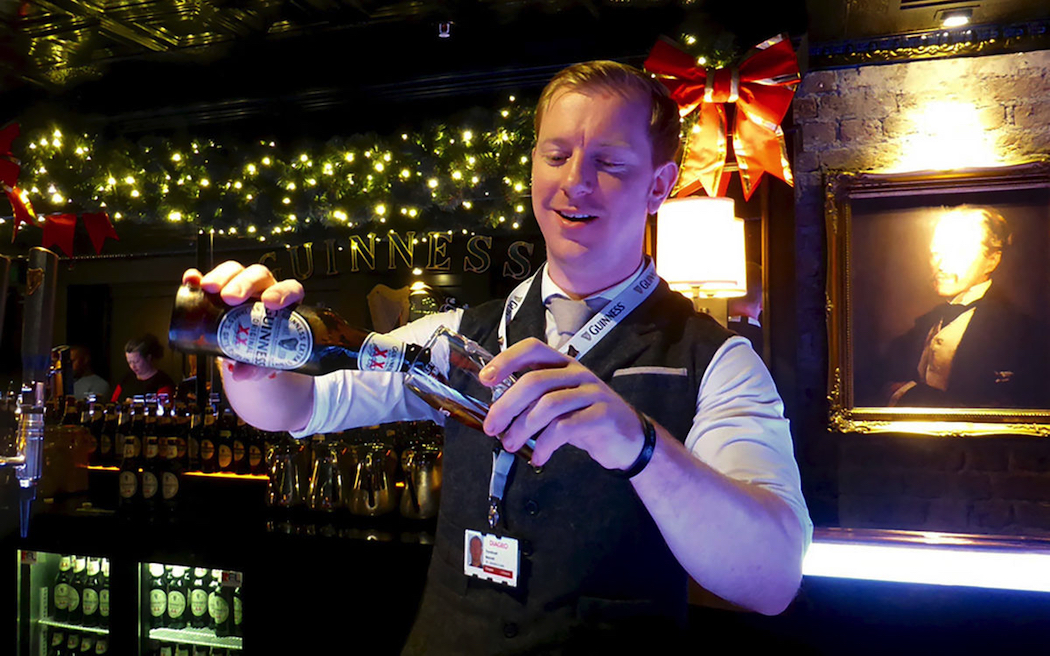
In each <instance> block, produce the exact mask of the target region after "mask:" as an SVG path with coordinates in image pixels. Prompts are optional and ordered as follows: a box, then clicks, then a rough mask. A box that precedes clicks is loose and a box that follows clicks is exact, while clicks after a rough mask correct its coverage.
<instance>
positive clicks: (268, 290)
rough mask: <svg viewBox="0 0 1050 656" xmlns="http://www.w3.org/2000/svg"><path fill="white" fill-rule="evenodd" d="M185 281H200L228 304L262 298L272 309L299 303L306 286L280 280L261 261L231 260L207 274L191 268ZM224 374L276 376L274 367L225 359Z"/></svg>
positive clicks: (242, 377)
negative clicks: (257, 365) (252, 262)
mask: <svg viewBox="0 0 1050 656" xmlns="http://www.w3.org/2000/svg"><path fill="white" fill-rule="evenodd" d="M182 283H183V284H184V285H185V284H196V285H199V286H200V287H201V289H203V290H204V291H206V292H209V293H212V294H216V293H217V294H219V295H220V296H221V297H222V300H223V301H225V302H226V304H227V305H240V304H241V303H244V302H245V301H247V300H248V299H251V298H258V299H259V300H260V301H262V303H263V305H265V306H266V307H267V308H269V309H271V310H279V309H281V308H283V307H287V306H289V305H292V304H293V303H298V302H299V301H301V300H303V296H304V292H303V286H302V285H301V284H300V283H299V281H297V280H282V281H280V282H278V281H277V279H276V278H274V277H273V273H271V272H270V270H269V269H267V268H266V267H264V266H263V265H261V264H252V265H250V266H248V267H244V266H242V265H241V264H240V263H239V262H234V261H233V260H227V261H226V262H223V263H222V264H220V265H219V266H217V267H215V268H214V269H212V270H211V271H209V272H208V273H206V274H202V273H201V272H200V271H198V270H197V269H187V270H186V272H185V273H183V274H182ZM221 369H222V373H223V376H224V377H226V376H229V377H230V378H231V379H232V380H233V381H235V382H240V381H248V380H260V379H262V378H266V377H269V378H273V377H274V371H273V370H272V369H265V368H263V367H256V366H254V365H250V364H245V363H243V362H234V361H232V360H225V361H223V362H222V366H221Z"/></svg>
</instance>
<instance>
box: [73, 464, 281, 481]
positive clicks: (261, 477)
mask: <svg viewBox="0 0 1050 656" xmlns="http://www.w3.org/2000/svg"><path fill="white" fill-rule="evenodd" d="M87 469H88V470H89V471H108V472H119V471H120V468H119V467H109V466H104V465H88V466H87ZM182 475H183V476H192V477H194V478H225V479H233V480H241V481H265V480H268V477H267V476H266V474H230V473H227V472H212V473H208V474H206V473H204V472H199V471H184V472H182Z"/></svg>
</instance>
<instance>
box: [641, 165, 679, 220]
mask: <svg viewBox="0 0 1050 656" xmlns="http://www.w3.org/2000/svg"><path fill="white" fill-rule="evenodd" d="M677 180H678V165H677V164H675V163H674V162H664V163H663V164H661V165H660V166H658V167H656V170H655V171H653V184H652V186H651V187H650V188H649V200H648V205H647V209H648V211H649V214H656V211H657V210H659V209H660V206H661V205H663V204H664V201H665V200H667V197H668V196H669V195H670V194H671V191H672V190H673V189H674V183H675V182H676V181H677Z"/></svg>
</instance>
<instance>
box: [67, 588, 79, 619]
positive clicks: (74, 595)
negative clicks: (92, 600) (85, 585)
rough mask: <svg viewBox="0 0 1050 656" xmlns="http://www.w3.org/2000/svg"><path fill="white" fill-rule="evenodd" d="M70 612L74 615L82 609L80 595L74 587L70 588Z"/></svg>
mask: <svg viewBox="0 0 1050 656" xmlns="http://www.w3.org/2000/svg"><path fill="white" fill-rule="evenodd" d="M68 606H69V612H70V613H72V612H73V611H75V610H76V609H78V608H80V593H79V592H77V589H76V588H74V587H73V586H69V605H68Z"/></svg>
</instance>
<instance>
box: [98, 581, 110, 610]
mask: <svg viewBox="0 0 1050 656" xmlns="http://www.w3.org/2000/svg"><path fill="white" fill-rule="evenodd" d="M98 614H99V615H100V616H102V617H109V590H107V589H105V588H103V589H102V590H99V591H98Z"/></svg>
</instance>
